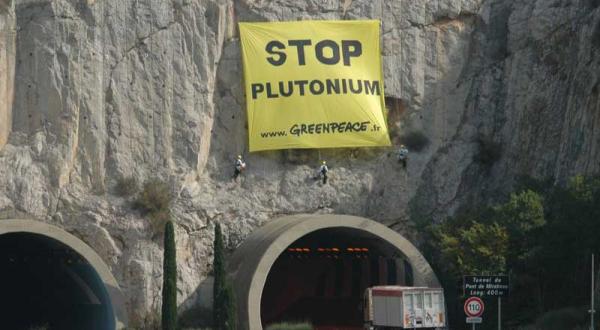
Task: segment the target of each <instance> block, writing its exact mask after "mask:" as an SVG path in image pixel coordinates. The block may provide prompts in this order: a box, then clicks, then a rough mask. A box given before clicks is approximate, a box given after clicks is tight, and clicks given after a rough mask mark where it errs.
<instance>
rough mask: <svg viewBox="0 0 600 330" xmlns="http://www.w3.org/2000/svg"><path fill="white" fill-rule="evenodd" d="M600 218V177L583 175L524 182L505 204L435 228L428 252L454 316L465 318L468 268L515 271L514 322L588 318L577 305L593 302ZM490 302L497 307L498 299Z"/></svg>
mask: <svg viewBox="0 0 600 330" xmlns="http://www.w3.org/2000/svg"><path fill="white" fill-rule="evenodd" d="M598 219H600V179H598V178H585V177H582V176H577V177H575V178H573V179H571V180H570V181H569V183H568V184H567V185H565V186H560V185H555V184H553V183H551V182H544V181H539V180H532V179H525V180H522V183H520V184H519V187H518V188H517V189H516V190H515V192H514V193H512V194H511V195H510V196H509V198H508V200H507V201H506V202H504V203H501V204H498V205H493V206H491V207H481V208H480V207H473V208H471V209H468V210H464V211H463V212H460V213H459V214H458V215H457V216H455V217H451V218H448V219H447V220H446V221H444V222H442V223H439V224H435V225H431V226H428V227H427V228H426V230H425V233H426V234H425V236H426V237H425V240H424V241H425V244H424V251H425V253H426V254H427V255H428V259H429V260H430V261H431V262H432V265H433V266H434V268H435V269H436V273H437V274H438V275H439V276H440V278H441V280H442V282H443V286H444V288H445V290H446V295H447V297H446V301H447V303H448V312H449V317H450V321H451V322H452V323H453V324H462V323H461V322H464V317H463V316H464V315H463V312H462V305H461V302H462V299H463V297H462V275H467V274H510V280H511V293H510V296H509V297H507V298H505V300H506V303H503V307H502V308H503V315H505V320H510V321H509V322H507V324H506V325H507V326H509V325H510V324H509V323H511V322H512V323H513V325H523V324H527V323H533V322H535V321H536V319H538V318H540V317H541V316H542V315H546V316H545V317H543V318H540V319H539V320H538V321H537V322H542V323H544V324H546V322H550V321H548V320H549V319H552V320H554V319H555V318H560V317H561V315H563V316H565V317H567V316H568V318H570V319H580V318H581V316H580V315H579V314H578V313H577V312H573V311H574V310H577V309H578V308H580V306H586V305H587V304H589V285H590V283H589V282H590V279H589V277H590V257H591V254H592V253H596V255H597V256H598V255H600V240H598V239H597V235H598V233H599V232H600V221H598ZM488 303H489V304H490V306H489V307H488V308H492V309H493V308H495V307H494V306H495V303H496V300H495V299H490V300H489V302H488ZM560 310H562V311H563V312H560V313H558V311H560ZM552 311H557V312H556V313H554V314H553V313H552ZM488 317H489V318H495V315H493V313H490V315H489V316H488ZM552 322H553V323H557V324H561V323H560V322H562V321H552ZM492 323H493V322H490V324H492ZM484 328H485V327H484Z"/></svg>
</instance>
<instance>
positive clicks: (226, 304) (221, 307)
mask: <svg viewBox="0 0 600 330" xmlns="http://www.w3.org/2000/svg"><path fill="white" fill-rule="evenodd" d="M213 249H214V250H213V251H214V260H213V274H214V278H215V281H214V285H213V322H214V327H215V329H219V330H233V329H236V322H235V321H236V313H235V310H236V309H235V297H234V295H233V289H232V288H231V285H230V284H229V283H227V277H226V274H225V252H224V246H223V235H222V233H221V226H220V225H219V224H218V223H217V224H216V225H215V240H214V247H213Z"/></svg>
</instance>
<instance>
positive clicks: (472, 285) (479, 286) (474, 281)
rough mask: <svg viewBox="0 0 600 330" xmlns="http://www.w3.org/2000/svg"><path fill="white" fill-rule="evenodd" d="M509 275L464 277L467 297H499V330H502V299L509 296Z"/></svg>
mask: <svg viewBox="0 0 600 330" xmlns="http://www.w3.org/2000/svg"><path fill="white" fill-rule="evenodd" d="M509 286H510V283H509V278H508V276H507V275H466V276H464V277H463V290H464V295H465V296H477V297H498V330H501V329H502V297H506V296H508V293H509Z"/></svg>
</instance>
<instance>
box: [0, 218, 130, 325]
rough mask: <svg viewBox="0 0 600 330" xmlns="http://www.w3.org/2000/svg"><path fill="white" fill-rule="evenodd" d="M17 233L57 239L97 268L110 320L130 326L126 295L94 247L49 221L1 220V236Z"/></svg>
mask: <svg viewBox="0 0 600 330" xmlns="http://www.w3.org/2000/svg"><path fill="white" fill-rule="evenodd" d="M15 233H25V234H34V235H39V236H43V237H46V238H49V239H52V240H55V241H57V242H59V243H61V244H63V245H65V246H66V247H68V248H70V249H72V250H73V251H75V252H76V253H77V254H79V255H80V256H81V257H82V258H83V259H84V260H86V261H87V262H88V263H89V265H90V266H91V267H92V268H93V269H94V270H95V272H96V273H97V275H98V277H99V278H100V280H101V281H102V284H103V285H104V288H105V289H106V294H107V295H108V298H109V300H110V305H111V315H112V316H113V317H114V320H110V322H111V323H112V322H113V321H114V327H113V328H114V329H123V328H126V327H127V326H128V318H127V310H126V306H125V299H124V295H123V293H122V291H121V289H120V287H119V284H118V283H117V280H116V279H115V277H114V276H113V275H112V273H111V271H110V268H109V267H108V265H107V264H106V263H105V262H104V261H103V260H102V258H101V257H100V256H99V255H98V254H97V253H96V252H95V251H94V249H92V248H91V247H90V246H89V245H87V244H86V243H85V242H83V241H82V240H80V239H79V238H77V237H75V236H74V235H72V234H70V233H68V232H66V231H65V230H63V229H60V228H58V227H56V226H52V225H50V224H47V223H43V222H40V221H35V220H28V219H6V220H0V238H2V236H3V235H6V234H15ZM111 327H112V326H111Z"/></svg>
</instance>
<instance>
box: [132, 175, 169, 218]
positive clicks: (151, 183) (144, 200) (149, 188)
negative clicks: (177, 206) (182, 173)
mask: <svg viewBox="0 0 600 330" xmlns="http://www.w3.org/2000/svg"><path fill="white" fill-rule="evenodd" d="M172 200H173V196H172V195H171V191H170V190H169V186H167V184H166V183H164V182H163V181H161V180H159V179H151V180H148V181H146V182H145V183H144V186H143V187H142V191H141V192H140V194H139V195H138V197H137V200H136V203H135V205H136V207H137V208H138V209H140V210H141V211H142V212H145V213H154V212H160V211H164V210H168V209H169V207H170V206H171V201H172Z"/></svg>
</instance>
